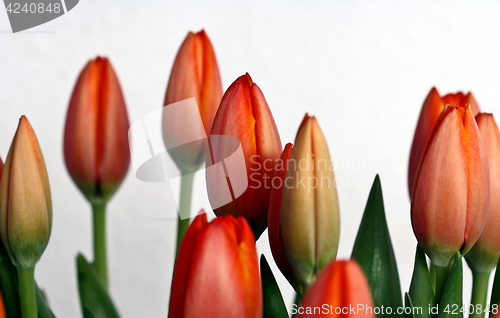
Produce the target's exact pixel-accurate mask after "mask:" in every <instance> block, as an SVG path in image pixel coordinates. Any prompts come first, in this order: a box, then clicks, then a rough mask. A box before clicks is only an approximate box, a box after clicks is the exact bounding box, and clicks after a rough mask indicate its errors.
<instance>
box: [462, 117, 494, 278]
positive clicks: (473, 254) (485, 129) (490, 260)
mask: <svg viewBox="0 0 500 318" xmlns="http://www.w3.org/2000/svg"><path fill="white" fill-rule="evenodd" d="M476 122H477V125H478V127H479V131H480V133H481V137H482V139H483V142H484V146H485V148H486V153H487V155H488V163H489V168H490V208H489V212H488V217H487V219H486V225H485V226H484V229H483V232H482V233H481V236H479V239H478V240H477V242H476V244H474V246H473V247H472V249H471V250H470V251H469V253H467V255H465V258H466V260H467V263H468V264H469V266H471V268H472V269H473V270H475V271H481V272H490V271H491V270H493V268H495V266H496V265H497V262H498V256H499V255H500V231H498V224H500V197H499V196H498V194H499V193H500V131H499V130H498V126H497V124H496V122H495V119H494V118H493V115H492V114H484V113H481V114H479V115H477V116H476Z"/></svg>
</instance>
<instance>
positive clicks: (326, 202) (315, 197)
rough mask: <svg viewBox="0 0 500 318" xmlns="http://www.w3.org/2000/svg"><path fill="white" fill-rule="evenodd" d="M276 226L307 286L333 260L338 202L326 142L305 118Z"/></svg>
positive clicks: (314, 123) (311, 120)
mask: <svg viewBox="0 0 500 318" xmlns="http://www.w3.org/2000/svg"><path fill="white" fill-rule="evenodd" d="M281 195H282V198H281V208H280V214H279V219H280V226H281V233H282V235H283V243H284V244H283V245H284V249H285V254H286V256H287V258H288V261H289V262H290V265H291V267H292V269H293V272H294V274H295V277H296V278H297V279H298V280H299V281H300V282H302V283H303V284H304V285H305V286H307V285H309V284H310V283H311V282H312V281H313V280H314V278H315V276H316V274H317V273H318V272H319V271H320V270H321V269H322V268H323V267H324V266H325V265H326V264H328V263H329V262H330V261H331V260H332V259H334V258H335V257H336V255H337V249H338V245H339V235H340V216H339V202H338V197H337V189H336V184H335V177H334V174H333V167H332V163H331V159H330V154H329V151H328V146H327V144H326V140H325V136H324V135H323V132H322V131H321V128H320V127H319V125H318V122H317V121H316V118H315V117H310V116H308V115H307V114H306V116H305V117H304V120H303V121H302V124H301V125H300V128H299V131H298V132H297V137H296V138H295V146H294V147H293V150H292V152H291V154H290V160H289V161H288V167H287V172H286V177H285V180H284V185H283V188H282V194H281Z"/></svg>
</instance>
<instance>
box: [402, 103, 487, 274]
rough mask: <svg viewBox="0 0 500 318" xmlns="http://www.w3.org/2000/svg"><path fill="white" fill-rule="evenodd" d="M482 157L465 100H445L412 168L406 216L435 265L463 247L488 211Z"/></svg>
mask: <svg viewBox="0 0 500 318" xmlns="http://www.w3.org/2000/svg"><path fill="white" fill-rule="evenodd" d="M489 187H490V173H489V169H488V158H487V154H486V150H485V147H484V144H483V141H482V140H481V134H480V132H479V129H478V127H477V124H476V121H475V119H474V116H473V115H472V110H471V107H470V106H467V107H465V108H464V107H461V106H449V105H447V106H445V108H444V109H443V111H442V112H441V114H440V115H439V117H438V119H437V121H436V124H435V125H434V128H433V129H432V132H431V134H430V136H429V141H428V142H427V144H426V146H425V149H424V152H423V154H422V159H421V160H420V164H419V166H418V169H417V174H416V178H415V184H414V186H413V193H412V200H411V221H412V226H413V231H414V233H415V236H416V237H417V240H418V242H419V243H420V245H421V246H422V248H423V249H424V251H425V252H426V253H427V255H428V256H429V258H430V259H431V261H432V263H433V264H434V265H436V266H440V267H445V266H447V265H448V264H449V263H450V262H451V260H452V258H453V257H454V255H455V254H456V252H457V251H460V252H461V253H462V255H464V254H465V253H467V252H468V251H469V250H470V249H471V248H472V246H473V245H474V243H475V242H476V240H477V239H478V237H479V235H480V234H481V231H482V230H483V227H484V223H485V221H486V216H487V214H488V204H489V191H490V189H489Z"/></svg>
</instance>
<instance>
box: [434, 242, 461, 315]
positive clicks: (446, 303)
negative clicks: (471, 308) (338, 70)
mask: <svg viewBox="0 0 500 318" xmlns="http://www.w3.org/2000/svg"><path fill="white" fill-rule="evenodd" d="M462 275H463V270H462V256H461V255H460V252H457V255H456V256H455V262H454V263H453V267H452V268H451V272H450V275H449V276H448V280H447V281H446V286H445V287H444V292H443V297H442V298H441V302H440V303H439V314H438V318H462V317H463V316H464V315H463V296H462V286H463V279H462Z"/></svg>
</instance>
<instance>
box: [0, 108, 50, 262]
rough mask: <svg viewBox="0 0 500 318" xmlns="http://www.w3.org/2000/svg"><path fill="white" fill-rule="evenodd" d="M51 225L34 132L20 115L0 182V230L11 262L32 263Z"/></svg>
mask: <svg viewBox="0 0 500 318" xmlns="http://www.w3.org/2000/svg"><path fill="white" fill-rule="evenodd" d="M51 229H52V199H51V196H50V186H49V178H48V175H47V169H46V168H45V161H44V160H43V155H42V151H41V149H40V145H39V144H38V140H37V138H36V135H35V132H34V131H33V128H32V127H31V124H30V123H29V121H28V119H27V118H26V117H24V116H23V117H21V119H20V120H19V126H18V128H17V131H16V134H15V136H14V139H13V140H12V144H11V146H10V150H9V154H8V155H7V159H6V160H5V166H4V169H3V173H2V180H1V182H0V234H1V237H2V242H3V243H4V246H5V249H6V250H7V252H8V254H9V256H10V259H11V261H12V263H13V264H14V265H16V266H21V267H32V266H35V264H36V263H37V262H38V260H39V259H40V257H41V256H42V253H43V251H44V250H45V247H46V246H47V243H48V242H49V237H50V232H51Z"/></svg>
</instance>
